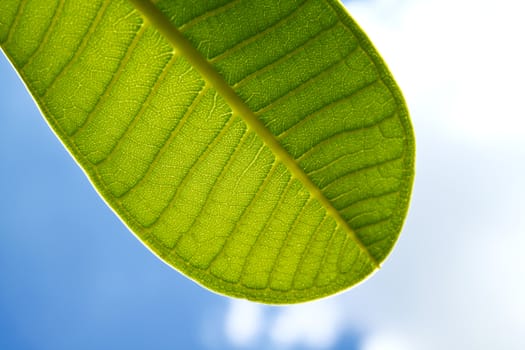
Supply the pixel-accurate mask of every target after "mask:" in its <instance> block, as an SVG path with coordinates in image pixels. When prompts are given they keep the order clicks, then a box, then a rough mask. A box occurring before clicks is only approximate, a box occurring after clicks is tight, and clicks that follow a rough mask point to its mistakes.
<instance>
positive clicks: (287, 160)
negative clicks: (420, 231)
mask: <svg viewBox="0 0 525 350" xmlns="http://www.w3.org/2000/svg"><path fill="white" fill-rule="evenodd" d="M129 1H130V2H131V3H132V4H133V6H135V8H136V9H137V10H138V11H139V12H140V13H141V14H142V15H143V16H144V18H145V19H147V20H148V21H149V22H150V23H151V25H152V26H153V27H154V28H155V29H157V30H158V31H159V32H160V33H161V34H162V35H163V36H164V37H165V38H166V39H167V40H168V41H169V42H170V43H171V45H173V47H174V48H175V49H176V50H177V51H178V52H179V53H180V54H181V55H182V56H184V57H185V58H186V59H187V60H188V62H190V63H191V64H192V66H193V67H194V68H195V69H197V71H198V72H199V73H200V74H201V75H202V77H203V79H205V80H206V81H207V82H208V83H209V84H210V85H211V86H213V87H214V88H215V90H217V92H218V93H220V94H221V96H222V97H223V98H224V99H225V100H226V102H227V103H228V105H229V106H230V107H231V109H232V111H233V112H234V113H235V114H238V115H239V116H241V117H242V118H243V120H244V121H245V122H246V124H247V125H248V126H249V127H250V128H251V129H253V130H254V131H255V132H256V133H257V135H259V137H260V138H261V139H262V140H263V142H264V143H265V144H266V146H268V147H269V148H270V150H271V151H272V152H273V154H274V155H275V157H276V158H277V159H278V160H280V161H281V162H282V163H283V164H284V165H285V166H286V167H287V169H288V170H289V171H290V173H291V174H292V176H294V177H295V178H297V179H298V180H299V181H301V183H302V184H303V186H305V187H306V189H308V191H309V192H310V194H311V196H312V197H314V198H315V199H316V200H318V201H319V202H320V203H321V204H322V205H323V207H324V208H325V210H326V211H327V212H328V214H329V215H330V216H332V218H334V220H335V221H336V223H337V224H338V225H339V226H340V227H341V228H342V229H343V230H344V231H345V232H346V233H347V234H348V235H349V237H350V239H352V240H353V241H354V242H355V243H356V244H357V245H358V246H359V247H360V249H361V250H362V251H363V252H364V253H366V254H367V256H368V258H369V259H370V261H371V262H372V263H373V264H374V265H375V267H376V268H378V267H379V266H380V265H379V263H378V262H377V260H376V259H375V258H374V257H373V256H372V254H371V253H370V251H369V250H368V249H367V247H366V246H365V245H364V244H363V242H361V240H360V239H359V237H358V236H357V234H356V233H355V231H354V230H353V229H352V228H351V227H350V226H349V225H348V223H347V222H346V221H345V220H344V218H343V217H342V216H341V214H340V213H339V211H338V210H337V209H336V208H335V207H334V206H333V205H332V203H331V202H330V200H329V199H328V198H327V197H326V196H325V195H324V194H323V193H322V191H321V189H320V188H319V187H318V186H317V185H316V184H314V183H313V182H312V180H311V179H310V178H309V177H308V175H307V174H306V173H305V172H304V170H303V169H301V167H300V166H299V164H298V163H297V162H296V161H295V159H293V158H292V156H291V155H290V154H289V153H288V151H286V150H285V149H284V147H283V146H282V145H281V144H280V143H279V141H278V140H277V139H276V137H275V136H274V135H273V134H272V133H271V132H270V131H269V130H268V129H267V128H266V126H265V125H264V124H263V123H262V122H261V121H260V120H259V119H258V118H257V116H256V115H255V113H254V112H253V111H252V110H251V109H250V108H249V107H248V105H246V103H245V102H244V101H243V100H242V99H241V98H240V97H239V96H238V95H237V94H236V93H235V91H234V90H233V89H232V87H231V86H230V85H228V83H227V82H226V80H224V78H223V77H222V76H221V75H220V74H219V73H218V72H217V70H216V69H215V68H214V67H213V66H212V65H211V64H210V63H209V62H208V61H207V60H206V59H205V58H204V56H203V55H202V54H201V53H200V52H199V51H198V50H197V49H196V48H195V47H194V46H193V44H192V43H191V42H190V41H189V40H188V39H186V37H185V36H184V35H183V34H182V33H181V32H180V31H179V30H178V29H177V28H176V27H175V26H174V25H173V24H172V23H171V22H170V20H169V19H168V18H167V17H166V16H165V15H164V14H163V13H162V12H161V11H160V10H159V9H158V8H157V7H155V5H154V4H152V3H151V2H149V1H148V0H129Z"/></svg>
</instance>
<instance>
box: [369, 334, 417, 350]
mask: <svg viewBox="0 0 525 350" xmlns="http://www.w3.org/2000/svg"><path fill="white" fill-rule="evenodd" d="M413 338H414V337H413V336H411V337H405V336H403V335H402V334H401V333H400V332H398V331H380V332H374V333H372V334H370V335H368V336H367V337H365V339H364V341H363V344H362V347H361V349H362V350H420V349H424V348H421V347H418V346H417V345H416V344H415V343H414V340H413Z"/></svg>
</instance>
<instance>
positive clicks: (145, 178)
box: [0, 0, 414, 303]
mask: <svg viewBox="0 0 525 350" xmlns="http://www.w3.org/2000/svg"><path fill="white" fill-rule="evenodd" d="M131 3H133V4H134V5H135V6H138V8H139V10H141V11H143V12H144V10H145V11H146V13H147V11H152V12H151V13H152V14H153V15H152V14H150V15H148V14H146V15H145V17H146V18H147V19H148V21H149V22H148V23H145V22H144V21H143V19H142V17H141V16H138V14H137V12H136V10H135V9H134V8H133V7H131V6H130V5H129V4H128V3H125V2H115V3H109V2H100V3H99V4H98V5H99V6H101V8H102V10H98V12H96V16H95V17H94V18H95V19H94V20H92V21H91V23H89V25H88V29H87V32H88V33H91V34H90V35H89V36H83V37H82V38H78V39H79V40H80V44H79V46H78V48H79V49H77V50H76V51H75V54H74V55H73V58H72V59H71V60H69V61H68V63H67V64H66V66H64V65H62V67H61V69H62V70H61V72H63V71H65V72H66V73H63V76H60V75H59V76H58V77H57V76H55V77H54V79H53V80H51V81H52V83H49V80H48V85H47V86H45V88H44V87H41V86H39V85H38V84H39V83H41V80H38V79H36V78H35V76H36V75H33V76H31V77H30V76H27V74H33V73H31V71H30V70H28V69H26V68H21V69H22V70H21V72H20V73H21V75H22V76H23V78H24V80H25V81H26V83H27V84H28V86H29V88H30V90H31V91H32V92H33V95H36V96H37V97H36V99H37V101H38V103H39V105H40V107H41V109H42V110H43V111H44V114H45V115H46V117H47V118H48V122H49V123H50V124H51V126H52V127H53V129H54V130H55V131H56V132H57V134H58V136H59V137H60V138H61V139H62V141H63V142H64V143H65V145H66V147H68V149H70V151H71V152H72V153H73V155H74V157H75V158H76V159H77V160H78V161H79V162H80V163H81V164H82V166H83V168H84V169H85V170H86V172H87V174H88V176H89V177H90V179H91V180H92V181H93V183H94V184H95V187H97V189H98V191H99V192H101V193H102V196H103V197H104V198H105V199H106V200H107V201H108V203H109V204H110V206H111V207H113V208H114V209H115V210H116V212H117V213H118V214H119V216H121V218H123V220H124V222H125V223H126V224H127V225H128V226H129V227H130V228H131V229H132V231H134V233H135V234H137V235H138V237H139V238H140V239H141V240H142V241H143V242H144V243H145V244H146V245H147V246H149V247H150V248H151V249H152V250H153V251H154V252H155V253H156V254H157V255H159V256H160V257H161V258H162V259H164V260H165V261H166V262H168V263H169V264H170V265H172V266H175V267H176V268H178V269H180V270H182V271H183V272H185V273H186V274H188V275H189V276H190V277H192V278H194V279H196V280H197V281H198V282H199V283H203V284H204V285H205V286H207V287H209V288H212V289H214V290H215V291H218V292H223V293H227V294H230V295H234V296H239V297H245V298H249V299H253V300H257V301H264V302H270V303H284V302H300V301H304V300H310V299H315V298H318V297H321V296H324V295H327V294H331V293H334V292H337V291H340V290H342V289H345V288H347V287H349V286H350V285H353V284H355V283H356V282H358V281H360V280H362V279H363V278H364V277H366V276H367V275H368V274H369V273H371V272H372V271H373V270H374V269H375V268H376V267H377V266H378V262H380V261H382V260H383V259H384V258H385V257H386V255H387V254H388V252H389V251H390V250H391V248H392V246H393V243H394V242H395V239H396V238H397V235H398V233H399V230H400V228H401V224H402V221H403V219H404V216H405V214H406V210H407V207H408V198H409V193H410V189H411V183H412V178H413V175H412V172H413V148H414V147H413V143H414V141H413V135H412V131H411V126H410V122H409V120H408V113H407V111H406V107H405V105H404V101H403V99H402V97H401V94H400V92H399V90H398V88H397V86H396V85H395V83H394V82H393V80H392V78H391V76H390V73H389V72H388V70H387V69H386V67H385V66H384V64H383V63H382V61H381V59H380V58H379V56H378V55H377V53H376V51H375V50H374V49H373V47H372V46H371V44H370V43H369V41H368V39H366V37H365V36H364V34H363V33H362V32H361V31H360V29H359V28H357V26H356V25H355V24H354V23H353V22H352V21H351V20H350V19H349V17H348V16H347V15H346V14H345V13H344V10H343V9H342V8H341V7H340V5H339V4H337V3H335V2H331V1H308V2H300V3H294V2H292V1H290V2H284V3H283V4H284V5H283V6H282V7H281V8H279V9H278V10H275V9H276V8H277V7H274V12H272V15H268V16H263V17H264V19H263V20H262V21H261V23H255V24H254V25H250V24H249V23H248V24H247V22H246V18H251V17H253V12H251V11H252V9H250V2H243V1H234V2H230V3H226V4H224V3H220V4H216V3H212V2H202V3H199V4H197V5H196V6H195V7H196V8H198V9H199V8H200V9H201V11H200V13H198V14H195V16H194V17H193V18H189V17H187V18H185V20H186V22H185V23H181V22H183V21H184V20H183V19H181V16H174V17H173V16H170V12H169V10H172V8H171V7H169V6H171V3H170V2H162V1H161V2H159V3H157V4H156V5H152V4H151V3H149V2H145V1H138V0H134V1H131ZM13 4H14V3H13ZM61 4H62V5H61ZM79 4H80V3H75V2H74V1H68V2H66V3H65V4H64V3H62V2H61V3H59V4H58V6H63V7H64V11H63V12H64V13H66V12H67V11H66V10H67V8H68V6H70V7H71V8H75V7H78V6H80V5H79ZM272 4H273V2H271V1H270V2H267V3H265V2H262V1H261V2H257V5H259V6H263V7H264V6H267V8H271V7H268V5H272ZM216 5H217V6H216ZM104 6H105V8H104ZM206 6H209V7H211V8H207V9H205V8H206ZM141 7H142V8H141ZM202 9H204V10H202ZM319 9H324V10H322V11H320V10H319ZM163 11H164V12H163ZM195 11H196V12H199V11H197V10H195ZM308 11H309V12H308ZM11 12H13V11H11ZM6 13H7V11H6ZM26 13H27V12H26ZM307 13H316V14H320V13H321V14H323V16H324V17H323V18H322V19H320V20H319V21H318V22H316V23H317V24H319V26H318V27H319V28H317V29H316V30H313V29H312V30H310V31H307V30H305V32H307V35H306V36H305V37H301V36H300V35H299V34H298V35H296V36H295V38H294V39H293V40H290V42H291V43H292V44H290V45H289V46H287V44H283V45H281V44H280V41H279V40H276V39H277V38H282V33H284V32H286V31H288V30H290V28H292V27H294V26H296V27H295V31H294V33H299V29H297V28H301V26H302V28H305V27H304V26H305V25H306V24H308V23H311V21H309V20H308V18H310V17H308V16H307ZM62 16H63V15H62ZM232 16H233V17H232ZM18 17H19V16H18ZM18 17H17V18H18ZM234 17H236V18H237V17H238V18H242V17H244V18H245V19H244V20H234V19H233V18H234ZM318 17H319V18H321V17H322V16H320V15H319V16H318ZM238 18H237V19H238ZM228 19H229V20H228ZM46 20H47V21H49V19H46ZM18 21H22V19H19V20H18ZM62 21H65V20H62V18H58V19H57V18H52V19H51V22H50V23H55V24H54V26H56V27H59V24H60V23H61V22H62ZM253 22H257V21H253ZM2 23H9V21H5V22H4V21H3V22H2ZM173 23H177V24H178V26H179V27H180V30H181V32H184V36H183V35H182V33H181V32H179V30H178V29H177V28H176V27H175V26H174V24H173ZM210 23H211V24H210ZM225 24H228V25H229V26H230V27H228V26H227V25H226V27H221V26H224V25H225ZM241 24H243V25H244V26H245V27H243V30H239V28H238V27H235V26H239V25H241ZM119 25H122V27H118V26H119ZM214 26H215V27H214ZM217 26H218V27H217ZM297 26H298V27H297ZM313 26H314V25H312V27H313ZM15 27H17V26H16V25H15ZM232 27H233V28H237V29H235V33H233V32H232V33H230V34H232V35H229V36H227V39H225V40H216V42H217V43H216V45H214V43H211V42H210V40H209V37H208V39H207V40H206V35H210V32H213V31H217V30H218V29H217V28H222V29H224V30H223V32H226V33H229V32H231V31H232V30H231V28H232ZM107 28H112V29H113V33H107V32H108V31H109V30H108V29H107ZM115 28H120V29H119V30H117V31H116V32H115ZM163 28H164V29H163ZM228 28H230V29H228ZM2 29H4V28H2ZM77 29H78V28H77ZM103 29H105V30H103ZM285 29H286V30H285ZM228 30H229V32H228ZM78 31H79V32H81V30H80V29H78ZM159 31H160V32H162V33H163V34H164V36H165V37H168V39H170V36H174V39H173V40H171V39H170V41H171V44H168V43H167V42H166V40H165V39H164V37H163V36H162V35H160V34H159ZM9 32H11V29H9ZM16 32H17V31H16V28H15V34H16ZM314 32H315V33H314ZM1 33H3V31H0V34H1ZM139 33H141V34H139ZM203 33H204V34H203ZM206 33H207V34H206ZM117 34H118V35H117ZM234 34H235V35H234ZM56 35H57V36H60V32H58V34H56ZM44 36H46V37H48V38H50V39H49V41H50V42H52V38H53V34H52V33H51V32H48V33H46V34H44ZM4 37H6V36H4ZM10 37H11V35H7V39H5V40H4V41H3V42H2V47H3V48H4V50H5V51H6V52H7V53H8V56H10V57H11V59H12V61H15V65H16V64H18V65H19V66H22V67H23V63H21V62H23V61H24V59H25V60H27V59H28V58H27V56H28V55H27V53H26V57H25V58H24V57H21V56H23V54H20V57H16V56H17V53H15V52H17V51H16V50H14V49H10V41H11V40H10V39H9V38H10ZM0 38H2V36H1V35H0ZM203 38H204V39H203ZM232 38H233V39H232ZM345 39H347V40H345ZM18 41H19V40H17V42H18ZM101 41H102V42H107V43H110V44H112V45H111V47H106V46H107V45H106V46H104V45H100V44H97V43H100V42H101ZM281 41H282V40H281ZM202 43H204V44H202ZM297 43H299V46H298V47H293V48H292V46H294V45H297ZM265 45H266V48H267V49H266V51H263V52H269V54H268V55H260V56H261V57H263V59H260V60H259V59H258V58H257V57H258V56H253V55H252V54H250V52H253V50H257V51H259V52H260V50H261V49H264V47H265ZM268 45H270V46H268ZM272 47H273V48H274V50H270V48H272ZM330 47H332V51H331V52H332V53H333V54H332V55H327V54H323V52H325V51H324V50H323V49H326V48H330ZM39 50H40V53H42V52H44V51H45V49H39ZM185 50H186V51H187V52H186V51H185ZM251 50H252V51H251ZM274 51H276V53H272V52H274ZM188 52H189V53H188ZM96 53H98V56H97V55H96ZM38 56H39V54H38V50H37V54H36V56H31V57H32V58H31V60H32V62H38ZM40 56H41V54H40ZM324 56H327V57H324ZM251 57H255V58H254V59H253V60H254V62H255V63H253V62H252V63H248V64H247V65H246V66H247V67H245V68H243V69H241V71H242V72H243V73H242V74H241V73H239V72H237V69H236V68H235V67H244V66H243V65H241V64H239V62H242V61H249V60H248V58H251ZM104 58H105V59H104ZM152 58H154V59H152ZM305 60H306V61H305ZM83 61H85V62H83ZM114 61H115V62H114ZM17 62H18V63H17ZM44 62H45V59H44ZM86 62H88V63H89V64H86ZM225 62H226V63H227V64H226V63H225ZM304 62H307V63H306V64H305V63H304ZM146 64H148V65H149V66H146ZM199 65H200V66H199ZM256 66H257V67H256ZM87 67H90V68H87ZM93 67H96V68H99V69H101V71H102V73H100V74H99V76H100V78H98V79H94V81H98V83H96V82H95V83H93V79H92V80H91V83H90V84H88V83H89V82H87V81H86V80H85V78H83V77H82V76H81V74H80V72H81V71H82V69H84V70H86V69H88V70H90V71H92V72H93V74H94V75H97V74H98V73H97V71H96V70H95V69H94V68H93ZM195 67H200V68H198V69H196V68H195ZM232 67H233V68H232ZM294 67H295V69H294ZM107 68H109V69H107ZM234 68H235V69H234ZM255 68H257V69H255ZM254 69H255V70H254ZM108 71H109V72H108ZM197 71H199V72H197ZM115 72H116V74H115ZM137 72H139V73H140V75H141V76H144V77H146V79H145V80H138V79H136V78H134V77H133V75H134V74H135V75H137ZM283 72H289V75H290V77H286V76H284V77H283ZM350 73H351V74H350ZM341 77H342V78H341ZM66 78H67V79H66ZM126 79H129V80H126ZM148 79H149V80H148ZM55 81H56V84H57V85H56V86H55ZM141 81H145V83H141ZM79 82H81V83H86V84H87V85H88V86H90V87H93V90H94V91H95V92H94V93H93V94H92V96H91V97H89V96H87V95H88V94H86V93H84V94H83V96H82V98H81V99H77V100H75V99H74V97H71V99H72V102H71V106H72V109H74V110H76V111H78V110H80V111H81V112H79V113H76V114H75V115H74V118H72V117H71V114H72V113H71V111H69V112H68V113H64V111H62V112H60V109H65V108H64V106H66V107H67V104H64V103H59V102H57V101H58V99H59V97H55V96H62V97H63V96H68V94H67V93H66V91H68V90H69V91H71V88H72V87H75V85H76V84H78V83H79ZM61 84H62V85H61ZM141 84H144V85H145V86H140V85H141ZM135 88H136V91H133V89H135ZM369 90H370V91H369ZM42 91H44V92H42ZM57 91H58V92H57ZM82 91H83V92H84V90H82ZM262 92H268V93H264V94H263V93H262ZM39 96H40V97H39ZM371 96H372V97H371ZM312 97H315V99H314V98H312ZM53 98H55V99H53ZM132 101H135V102H134V103H133V102H132ZM136 101H140V102H139V103H137V102H136ZM167 101H168V102H167ZM172 101H173V102H172ZM312 101H314V102H315V103H314V102H312ZM145 102H147V103H145ZM141 103H142V104H141ZM316 103H317V104H316ZM178 104H180V105H178ZM345 113H347V114H349V115H351V116H352V117H345ZM280 115H284V117H281V118H279V117H278V116H280ZM108 116H109V117H108ZM337 116H339V117H337ZM341 116H342V117H341ZM326 121H328V122H329V124H330V123H331V124H332V128H330V127H328V126H330V125H327V122H326ZM195 130H198V131H199V132H198V133H196V132H195ZM312 131H313V133H312ZM327 150H328V151H327ZM370 179H372V180H370ZM232 201H233V202H234V203H232ZM384 232H387V233H386V234H385V233H384Z"/></svg>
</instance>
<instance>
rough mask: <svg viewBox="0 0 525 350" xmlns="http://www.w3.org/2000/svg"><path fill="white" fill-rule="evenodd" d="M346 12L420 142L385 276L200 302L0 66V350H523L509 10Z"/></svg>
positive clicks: (415, 2)
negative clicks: (387, 72) (374, 51)
mask: <svg viewBox="0 0 525 350" xmlns="http://www.w3.org/2000/svg"><path fill="white" fill-rule="evenodd" d="M497 6H498V7H495V4H494V3H493V2H490V1H483V0H481V1H479V0H478V1H473V0H463V1H461V2H458V1H452V0H441V1H438V0H373V1H364V0H363V1H354V2H351V3H348V7H349V9H350V11H351V13H352V14H353V16H354V18H355V19H356V20H357V21H358V22H359V23H360V25H361V26H362V27H363V28H364V30H365V31H366V32H367V33H368V34H369V36H370V37H371V39H372V41H373V42H374V43H375V45H376V46H377V48H378V49H379V51H380V52H381V53H382V55H383V57H384V58H385V60H386V61H387V62H388V64H389V66H390V68H391V70H392V72H393V73H394V76H395V77H396V79H397V80H398V83H399V84H400V85H401V87H402V89H403V91H404V93H405V96H406V98H407V101H408V104H409V108H410V110H411V114H412V119H413V122H414V126H415V130H416V136H417V177H416V183H415V187H414V195H413V200H412V205H411V210H410V213H409V217H408V219H407V222H406V225H405V228H404V230H403V233H402V236H401V238H400V240H399V242H398V245H397V246H396V248H395V249H394V251H393V253H392V254H391V256H390V257H389V258H388V259H387V261H386V262H385V264H384V267H383V268H382V269H381V271H379V272H378V273H376V274H375V275H374V276H373V277H372V278H370V279H369V280H367V281H366V282H365V283H363V284H361V285H359V286H357V287H356V288H353V289H351V290H349V291H347V292H345V293H342V294H340V295H337V296H335V297H331V298H327V299H323V300H321V301H318V302H314V303H308V304H304V305H297V306H291V307H268V306H261V305H259V304H253V303H248V302H243V301H239V300H233V299H229V298H226V297H223V296H219V295H216V294H214V293H212V292H209V291H207V290H205V289H203V288H202V287H200V286H198V285H196V284H195V283H194V282H192V281H191V280H189V279H187V278H185V277H183V276H181V275H180V274H179V273H178V272H176V271H174V270H172V269H171V268H169V267H168V266H166V265H165V264H164V263H162V262H161V261H160V260H158V259H157V258H156V257H155V256H153V254H151V253H150V252H149V251H148V250H147V249H145V248H144V247H143V246H142V244H141V243H140V242H138V241H137V239H136V238H135V237H134V236H133V235H132V234H131V233H129V232H128V230H127V229H126V228H125V226H124V225H123V224H122V223H121V222H120V220H119V219H118V218H117V217H116V216H115V215H114V214H113V212H112V211H111V210H110V209H108V208H107V206H106V205H105V203H104V202H103V201H102V200H101V199H100V198H99V197H98V195H97V193H96V192H95V190H93V189H92V187H91V185H90V183H89V181H88V180H87V179H86V177H85V176H84V174H83V172H82V171H81V170H80V169H79V168H78V166H77V165H76V163H75V162H74V161H73V160H72V159H71V157H70V156H69V154H68V153H67V152H66V150H65V149H64V148H63V147H62V145H61V144H60V143H59V142H58V140H57V139H56V137H55V136H54V135H53V133H52V132H51V131H50V129H49V128H48V126H47V125H46V123H45V121H44V120H43V118H42V117H41V116H40V113H39V111H38V110H37V108H36V107H35V105H34V103H33V102H32V100H31V98H30V97H29V96H28V94H27V93H26V92H25V90H24V88H23V85H22V84H21V82H20V81H19V79H18V77H17V76H16V73H14V71H13V70H12V68H11V67H10V66H9V63H8V62H7V61H6V59H5V58H4V57H3V56H1V55H0V159H1V163H0V164H1V165H0V167H1V171H0V198H1V199H2V200H1V202H0V242H1V243H0V349H71V348H74V349H114V348H126V349H144V348H152V349H179V348H200V349H231V348H241V349H267V348H272V349H323V348H326V349H328V348H330V349H348V350H351V349H360V350H398V349H399V350H401V349H403V350H411V349H431V350H432V349H494V348H504V349H511V350H512V349H516V350H518V349H523V348H525V337H523V335H522V332H523V330H524V329H525V301H524V300H523V298H522V296H523V295H525V281H524V280H523V276H525V257H524V256H525V255H524V254H522V252H523V251H524V249H525V221H524V219H523V213H524V211H525V200H524V199H523V198H525V183H524V181H523V180H522V179H523V174H524V172H525V112H524V109H523V107H522V105H521V104H522V102H521V101H523V88H522V86H521V82H523V81H525V68H524V67H523V64H522V63H523V62H524V61H525V52H524V49H523V47H522V45H521V41H522V39H521V35H522V33H523V32H525V28H524V26H525V25H524V24H523V22H522V21H521V19H520V18H519V15H520V13H522V12H521V9H520V8H519V2H516V1H512V0H503V1H501V2H499V3H498V5H497Z"/></svg>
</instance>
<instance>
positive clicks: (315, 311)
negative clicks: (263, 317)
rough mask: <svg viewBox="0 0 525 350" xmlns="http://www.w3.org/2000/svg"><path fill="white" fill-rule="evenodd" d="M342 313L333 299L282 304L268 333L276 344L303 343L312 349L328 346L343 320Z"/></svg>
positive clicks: (281, 346) (336, 335) (281, 345)
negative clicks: (283, 306)
mask: <svg viewBox="0 0 525 350" xmlns="http://www.w3.org/2000/svg"><path fill="white" fill-rule="evenodd" d="M343 321H344V319H343V315H342V314H341V310H340V309H338V305H337V304H336V303H335V302H334V300H333V299H326V300H321V301H317V302H312V303H308V304H304V305H294V306H289V307H285V308H282V309H281V310H280V312H279V313H278V314H277V317H276V318H275V320H274V322H273V324H272V325H271V328H270V330H269V335H270V338H271V340H272V341H273V343H274V344H275V345H277V346H278V347H279V348H291V347H293V346H297V345H302V346H305V347H309V348H315V349H328V348H331V347H332V346H333V345H334V344H335V342H336V341H337V340H338V337H339V334H340V332H341V330H342V327H343V324H344V322H343Z"/></svg>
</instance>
